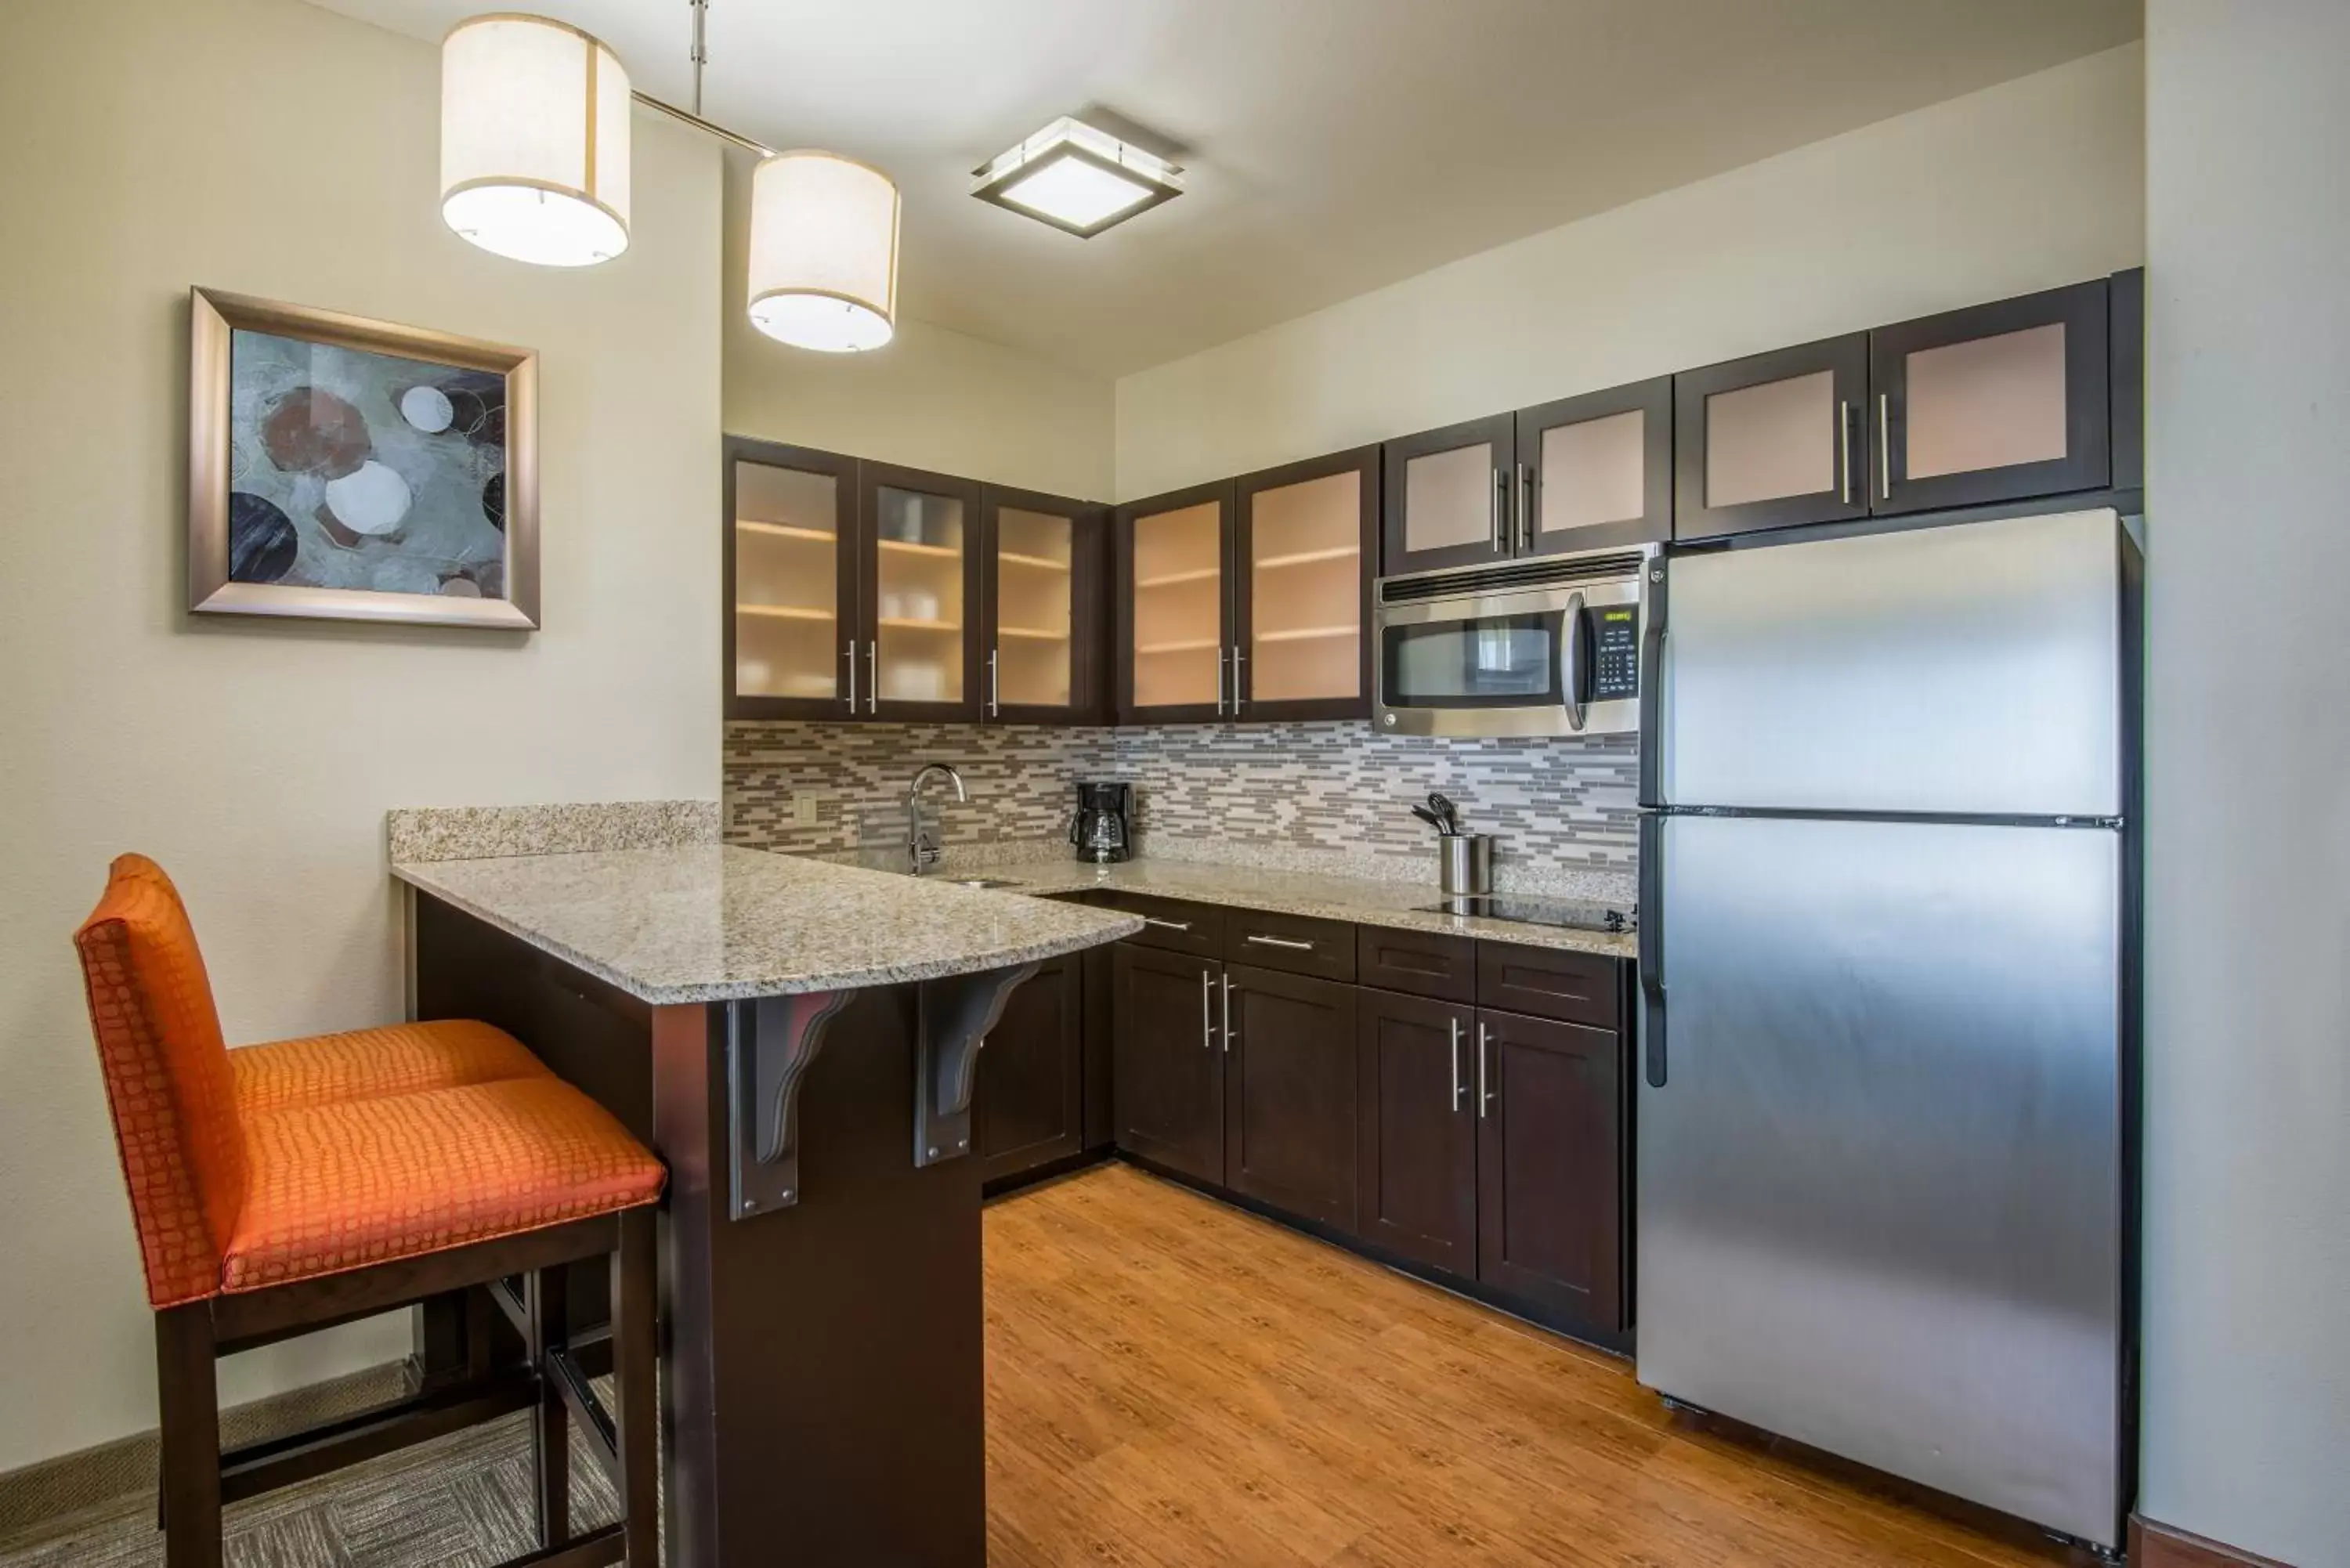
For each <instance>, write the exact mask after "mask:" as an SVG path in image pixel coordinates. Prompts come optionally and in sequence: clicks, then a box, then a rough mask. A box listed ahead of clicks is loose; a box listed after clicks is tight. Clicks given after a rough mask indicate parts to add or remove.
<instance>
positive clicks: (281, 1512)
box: [0, 1416, 619, 1568]
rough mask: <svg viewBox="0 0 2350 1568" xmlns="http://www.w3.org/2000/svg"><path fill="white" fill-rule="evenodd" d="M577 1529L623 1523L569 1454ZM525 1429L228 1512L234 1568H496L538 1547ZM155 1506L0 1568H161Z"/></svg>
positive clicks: (518, 1423)
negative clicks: (617, 1519) (495, 1566)
mask: <svg viewBox="0 0 2350 1568" xmlns="http://www.w3.org/2000/svg"><path fill="white" fill-rule="evenodd" d="M571 1511H572V1521H573V1526H574V1528H576V1529H578V1530H591V1529H594V1528H596V1527H597V1526H598V1525H600V1524H603V1523H605V1522H606V1521H609V1520H612V1519H615V1518H617V1517H619V1501H618V1500H617V1499H616V1498H615V1497H614V1496H613V1495H612V1489H611V1487H610V1484H609V1483H608V1482H607V1481H606V1480H605V1478H604V1472H603V1469H602V1468H601V1467H600V1466H598V1464H597V1463H596V1461H595V1460H594V1459H591V1458H590V1457H589V1456H588V1453H587V1449H585V1448H584V1447H582V1446H580V1444H579V1443H578V1442H577V1441H576V1440H575V1441H574V1443H573V1445H572V1459H571ZM535 1520H536V1513H535V1510H534V1506H533V1503H532V1485H531V1472H530V1430H529V1428H528V1426H527V1424H526V1417H522V1416H515V1417H508V1418H507V1419H505V1420H504V1421H500V1422H496V1423H494V1424H493V1425H490V1426H485V1427H477V1428H473V1430H471V1431H467V1432H461V1433H458V1434H457V1435H455V1436H454V1437H450V1438H442V1439H440V1440H439V1441H437V1442H432V1443H424V1444H421V1445H419V1446H418V1447H416V1448H413V1449H408V1450H407V1451H406V1452H404V1453H400V1454H395V1455H392V1456H390V1457H389V1458H387V1459H378V1460H376V1461H375V1462H373V1463H371V1464H367V1465H359V1466H355V1467H353V1468H352V1469H348V1470H344V1471H342V1472H340V1473H339V1474H337V1475H333V1476H328V1477H327V1478H325V1479H323V1480H317V1481H313V1482H311V1483H309V1484H308V1485H306V1486H299V1487H294V1488H290V1489H288V1490H285V1491H282V1492H276V1493H273V1494H271V1495H270V1496H268V1497H264V1498H256V1499H255V1500H254V1501H251V1502H245V1503H238V1504H236V1505H234V1507H232V1508H231V1509H230V1510H229V1511H228V1518H227V1536H228V1540H227V1564H228V1568H428V1565H430V1568H490V1565H491V1564H493V1563H503V1562H504V1561H505V1560H506V1559H507V1558H509V1557H514V1556H517V1555H519V1554H521V1553H522V1552H527V1551H529V1550H530V1549H531V1548H532V1547H533V1546H534V1545H535V1544H536V1522H535ZM162 1561H163V1537H162V1536H161V1534H160V1533H158V1532H157V1531H156V1529H155V1515H154V1512H153V1505H152V1503H151V1501H142V1502H138V1503H134V1504H127V1505H125V1506H124V1507H122V1508H120V1509H115V1510H110V1511H106V1512H103V1513H99V1514H92V1515H89V1516H87V1517H85V1518H83V1519H81V1520H78V1521H74V1522H73V1523H72V1524H71V1525H70V1526H69V1527H64V1528H60V1527H58V1526H51V1527H50V1528H49V1529H47V1530H46V1531H44V1532H42V1533H41V1534H40V1535H39V1536H37V1537H36V1538H33V1539H29V1540H27V1541H25V1542H21V1543H18V1544H13V1545H12V1544H5V1543H0V1568H161V1563H162Z"/></svg>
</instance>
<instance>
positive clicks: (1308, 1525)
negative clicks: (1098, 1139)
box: [987, 1166, 2062, 1568]
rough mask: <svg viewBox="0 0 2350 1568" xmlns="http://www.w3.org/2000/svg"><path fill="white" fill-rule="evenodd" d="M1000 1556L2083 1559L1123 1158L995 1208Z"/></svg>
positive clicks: (1380, 1562)
mask: <svg viewBox="0 0 2350 1568" xmlns="http://www.w3.org/2000/svg"><path fill="white" fill-rule="evenodd" d="M987 1356H988V1392H987V1400H988V1403H987V1419H988V1478H987V1480H988V1513H989V1525H990V1551H989V1558H988V1561H989V1563H990V1568H1039V1565H1043V1564H1059V1563H1085V1564H1103V1563H1119V1564H1135V1565H1138V1568H1141V1565H1148V1568H1197V1565H1201V1564H1209V1563H1232V1564H1245V1565H1247V1568H1297V1565H1303V1564H1314V1565H1318V1568H1374V1565H1377V1568H1438V1565H1441V1564H1448V1563H1487V1564H1503V1563H1508V1564H1518V1563H1524V1564H1536V1563H1540V1564H1567V1563H1575V1564H1611V1565H1612V1564H1623V1565H1627V1568H1628V1565H1635V1564H1637V1565H1640V1568H1691V1565H1695V1564H1717V1563H1719V1564H1730V1563H1735V1564H1757V1565H1762V1564H1773V1565H1780V1564H1783V1565H1785V1568H1845V1565H1848V1564H1864V1563H1865V1564H1893V1563H1900V1564H1920V1565H1941V1568H1985V1565H1986V1564H2000V1565H2007V1564H2027V1563H2046V1562H2049V1561H2052V1560H2055V1561H2062V1559H2061V1558H2057V1557H2055V1556H2054V1553H2051V1554H2049V1555H2042V1554H2040V1553H2038V1552H2030V1551H2025V1550H2020V1549H2018V1548H2017V1547H2015V1546H2013V1545H2010V1544H2007V1543H2005V1542H2002V1541H1998V1540H1993V1539H1991V1538H1988V1537H1985V1536H1982V1535H1979V1534H1976V1533H1974V1532H1971V1531H1970V1530H1967V1529H1965V1528H1963V1527H1961V1526H1959V1525H1956V1524H1952V1523H1950V1522H1946V1521H1943V1520H1941V1519H1939V1518H1937V1517H1935V1516H1933V1515H1929V1514H1927V1513H1925V1512H1922V1511H1918V1510H1917V1509H1915V1508H1913V1507H1911V1506H1909V1505H1908V1504H1906V1503H1904V1502H1901V1501H1895V1500H1893V1499H1891V1498H1889V1497H1882V1496H1877V1495H1874V1494H1873V1492H1872V1491H1871V1490H1867V1489H1865V1488H1864V1487H1861V1486H1858V1485H1855V1484H1851V1483H1848V1482H1846V1481H1842V1480H1836V1479H1833V1478H1831V1477H1829V1476H1827V1475H1825V1474H1824V1473H1822V1472H1819V1471H1816V1470H1813V1469H1806V1468H1804V1467H1802V1466H1799V1465H1797V1464H1795V1463H1794V1462H1791V1461H1788V1460H1785V1459H1778V1458H1775V1457H1773V1456H1772V1455H1770V1454H1767V1453H1763V1452H1761V1451H1759V1450H1757V1449H1753V1448H1751V1447H1748V1446H1745V1445H1743V1444H1741V1443H1739V1442H1736V1441H1733V1440H1731V1439H1729V1438H1722V1437H1718V1436H1715V1435H1713V1434H1711V1433H1710V1432H1708V1431H1705V1430H1703V1429H1702V1428H1695V1427H1691V1426H1689V1425H1687V1424H1685V1423H1681V1422H1677V1421H1676V1420H1675V1419H1674V1418H1673V1417H1670V1416H1669V1415H1668V1414H1667V1412H1666V1411H1665V1409H1664V1407H1662V1406H1661V1405H1660V1404H1659V1402H1658V1400H1657V1399H1656V1397H1654V1396H1653V1395H1651V1394H1650V1393H1648V1391H1647V1390H1646V1389H1643V1388H1641V1387H1640V1386H1638V1383H1636V1382H1635V1381H1634V1379H1633V1376H1632V1371H1631V1367H1630V1366H1629V1365H1628V1364H1627V1363H1626V1362H1623V1361H1619V1360H1617V1359H1615V1358H1613V1357H1611V1356H1607V1355H1601V1354H1600V1353H1599V1352H1597V1351H1594V1350H1588V1349H1586V1348H1584V1347H1582V1346H1579V1345H1574V1344H1572V1343H1570V1342H1568V1341H1565V1340H1562V1339H1559V1338H1557V1337H1555V1336H1554V1335H1551V1334H1545V1333H1543V1332H1542V1331H1540V1330H1538V1329H1534V1328H1532V1327H1529V1326H1527V1325H1525V1324H1520V1323H1516V1322H1513V1320H1511V1319H1509V1318H1505V1317H1503V1316H1500V1315H1499V1314H1494V1313H1492V1312H1490V1311H1487V1310H1486V1309H1485V1308H1483V1307H1481V1306H1478V1305H1475V1304H1473V1303H1469V1302H1465V1301H1462V1300H1460V1299H1459V1298H1457V1297H1454V1296H1451V1295H1448V1294H1446V1293H1443V1292H1440V1291H1438V1290H1435V1289H1432V1288H1430V1287H1428V1286H1425V1285H1422V1284H1419V1282H1415V1281H1411V1280H1408V1279H1405V1278H1402V1277H1401V1276H1399V1275H1397V1274H1394V1273H1391V1272H1388V1271H1387V1270H1384V1269H1381V1268H1378V1267H1377V1266H1375V1265H1373V1264H1371V1263H1368V1262H1364V1261H1362V1260H1360V1259H1358V1258H1356V1257H1353V1256H1351V1255H1350V1254H1347V1253H1346V1252H1342V1251H1338V1250H1337V1249H1336V1248H1333V1247H1328V1246H1326V1245H1323V1244H1322V1243H1320V1242H1317V1241H1312V1240H1309V1239H1307V1238H1305V1237H1303V1236H1299V1235H1296V1234H1295V1233H1294V1232H1291V1231H1285V1230H1284V1229H1282V1228H1281V1227H1279V1226H1276V1225H1273V1224H1269V1223H1266V1222H1264V1221H1263V1220H1257V1219H1256V1218H1254V1217H1253V1216H1251V1215H1247V1214H1243V1213H1240V1212H1237V1211H1235V1210H1231V1209H1228V1208H1226V1207H1224V1206H1223V1205H1222V1204H1218V1203H1214V1202H1211V1201H1210V1200H1209V1199H1204V1198H1201V1197H1200V1196H1198V1195H1197V1194H1195V1193H1192V1192H1190V1191H1188V1190H1186V1189H1182V1188H1180V1187H1177V1186H1174V1185H1172V1184H1170V1183H1167V1182H1162V1181H1159V1180H1158V1179H1154V1178H1152V1177H1149V1176H1146V1175H1144V1174H1142V1173H1140V1172H1139V1171H1136V1170H1134V1169H1132V1168H1128V1167H1125V1166H1111V1167H1107V1168H1102V1169H1098V1170H1095V1171H1090V1172H1087V1173H1085V1174H1083V1175H1081V1176H1077V1177H1075V1178H1072V1179H1069V1180H1066V1181H1063V1182H1060V1183H1057V1184H1055V1185H1052V1186H1048V1187H1045V1188H1041V1189H1036V1190H1035V1191H1032V1192H1028V1193H1024V1194H1022V1195H1020V1196H1018V1197H1015V1198H1012V1199H1005V1200H1003V1201H1002V1202H1000V1203H998V1204H996V1205H995V1206H994V1207H993V1209H991V1210H989V1211H988V1218H987Z"/></svg>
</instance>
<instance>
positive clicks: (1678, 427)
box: [1673, 332, 1868, 539]
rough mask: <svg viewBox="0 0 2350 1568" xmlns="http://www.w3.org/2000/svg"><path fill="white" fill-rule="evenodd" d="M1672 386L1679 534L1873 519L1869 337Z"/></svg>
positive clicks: (1716, 370) (1745, 363) (1749, 362)
mask: <svg viewBox="0 0 2350 1568" xmlns="http://www.w3.org/2000/svg"><path fill="white" fill-rule="evenodd" d="M1673 388H1674V420H1673V448H1674V517H1673V536H1674V537H1675V538H1679V539H1701V538H1711V537H1715V536H1718V535H1724V534H1742V533H1746V532H1748V531H1750V530H1752V529H1757V528H1784V527H1789V526H1792V525H1794V524H1800V523H1830V522H1835V521H1837V520H1839V519H1842V518H1847V517H1862V516H1866V515H1867V513H1868V487H1867V473H1866V469H1867V462H1868V447H1867V438H1866V431H1865V430H1864V428H1863V425H1862V421H1861V410H1862V405H1863V403H1864V402H1865V401H1866V398H1867V391H1868V336H1867V334H1866V333H1858V332H1856V333H1854V334H1853V335H1852V336H1850V337H1833V338H1829V339H1828V340H1826V341H1825V342H1821V343H1809V344H1805V345H1804V346H1803V347H1802V348H1783V349H1780V350H1778V351H1776V352H1774V353H1770V354H1757V355H1755V356H1753V357H1752V358H1746V359H1734V360H1731V362H1729V363H1728V364H1723V365H1712V366H1709V367H1707V368H1706V369H1702V370H1692V371H1689V372H1687V373H1685V374H1682V375H1679V376H1677V377H1675V378H1674V379H1673Z"/></svg>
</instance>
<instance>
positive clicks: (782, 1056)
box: [726, 991, 857, 1220]
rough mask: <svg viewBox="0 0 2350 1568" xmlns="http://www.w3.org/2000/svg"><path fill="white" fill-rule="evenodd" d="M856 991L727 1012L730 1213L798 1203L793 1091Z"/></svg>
mask: <svg viewBox="0 0 2350 1568" xmlns="http://www.w3.org/2000/svg"><path fill="white" fill-rule="evenodd" d="M856 994H857V993H856V992H853V991H812V992H803V993H801V994H799V995H797V996H768V997H762V998H760V999H759V1000H758V1001H756V1002H736V1003H734V1004H733V1006H731V1007H729V1008H728V1009H727V1010H726V1092H727V1101H728V1111H729V1114H728V1117H727V1119H728V1122H729V1124H730V1131H731V1133H732V1137H730V1138H729V1140H728V1141H729V1142H730V1144H731V1145H732V1147H731V1148H730V1149H729V1151H728V1157H727V1167H728V1171H729V1174H730V1177H731V1179H732V1190H731V1193H730V1199H731V1202H730V1206H729V1212H730V1213H731V1214H732V1215H733V1218H734V1219H737V1220H747V1219H749V1218H750V1217H751V1216H753V1215H754V1214H764V1213H766V1212H767V1211H768V1210H774V1209H788V1208H790V1207H791V1206H792V1205H794V1204H795V1203H797V1202H798V1201H799V1200H800V1139H799V1130H800V1129H799V1092H800V1083H801V1080H802V1079H804V1078H806V1076H807V1070H808V1066H809V1064H811V1063H813V1062H814V1061H815V1060H816V1052H817V1051H819V1050H821V1049H822V1048H823V1046H824V1033H825V1028H826V1026H827V1024H829V1023H831V1022H832V1020H833V1018H834V1016H835V1015H836V1014H837V1013H838V1012H840V1010H841V1009H842V1008H844V1007H846V1006H847V1005H848V1003H849V1001H850V999H851V998H853V997H854V996H855V995H856Z"/></svg>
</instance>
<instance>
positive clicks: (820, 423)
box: [725, 153, 1111, 501]
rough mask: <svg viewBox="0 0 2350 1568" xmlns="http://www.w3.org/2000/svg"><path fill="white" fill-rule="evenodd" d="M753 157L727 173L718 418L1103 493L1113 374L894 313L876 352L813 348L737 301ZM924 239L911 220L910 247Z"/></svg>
mask: <svg viewBox="0 0 2350 1568" xmlns="http://www.w3.org/2000/svg"><path fill="white" fill-rule="evenodd" d="M750 170H751V161H750V159H749V157H748V156H747V155H745V154H740V153H736V154H731V155H729V157H728V159H727V178H726V206H727V215H726V273H725V286H726V306H725V334H726V396H725V410H726V429H727V430H728V431H730V432H731V433H733V434H735V435H746V436H757V437H760V438H761V439H763V440H766V441H787V442H790V443H792V444H793V445H795V446H812V447H816V448H817V449H819V450H821V451H825V452H847V453H848V454H849V455H851V456H853V457H869V458H877V459H879V460H880V461H882V462H898V463H904V464H906V465H908V466H909V467H912V468H927V469H931V470H933V471H936V472H943V473H952V474H959V475H961V476H962V477H963V478H965V479H980V480H987V481H990V482H992V483H997V484H1010V485H1016V486H1019V487H1020V488H1022V489H1026V490H1042V491H1046V492H1049V493H1053V494H1055V495H1071V496H1076V498H1078V499H1079V500H1083V501H1107V500H1108V499H1109V498H1110V487H1111V474H1110V404H1111V388H1110V382H1109V379H1108V378H1107V377H1103V376H1096V375H1093V374H1091V373H1089V372H1087V371H1082V370H1072V369H1066V367H1064V366H1060V365H1055V364H1052V363H1050V362H1048V361H1046V360H1043V359H1039V358H1035V357H1033V356H1031V355H1027V354H1024V353H1022V352H1020V351H1019V350H1017V349H1014V348H1004V347H1003V346H1002V345H1000V344H995V343H990V342H987V341H985V340H984V339H982V338H978V337H965V336H963V335H962V333H960V332H949V331H947V330H946V329H945V328H943V327H932V326H931V325H930V324H929V323H927V322H922V321H915V320H910V319H909V318H907V317H904V316H902V315H901V316H900V317H899V321H898V336H897V337H896V338H895V339H893V340H892V341H891V343H890V344H889V347H888V348H884V349H882V350H881V351H880V352H879V353H875V354H814V353H810V352H808V351H807V350H806V349H800V348H788V347H786V346H785V345H784V344H781V343H777V342H776V341H775V340H774V339H773V338H771V337H764V336H763V335H762V334H761V333H760V332H759V331H758V329H757V328H755V327H753V326H752V325H751V320H750V317H749V315H748V314H747V312H746V311H745V309H744V307H743V299H744V294H745V288H744V280H745V276H746V272H745V267H744V261H745V256H746V252H747V249H748V245H749V240H748V237H747V223H748V205H747V203H748V202H749V200H750ZM905 244H906V245H907V247H909V248H911V247H913V246H916V245H919V244H921V238H920V235H919V234H908V235H907V236H906V239H905Z"/></svg>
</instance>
